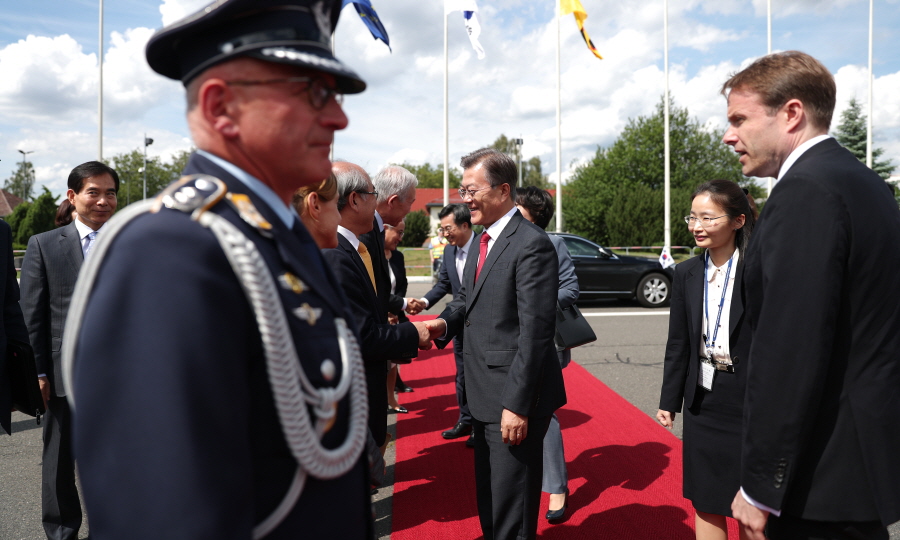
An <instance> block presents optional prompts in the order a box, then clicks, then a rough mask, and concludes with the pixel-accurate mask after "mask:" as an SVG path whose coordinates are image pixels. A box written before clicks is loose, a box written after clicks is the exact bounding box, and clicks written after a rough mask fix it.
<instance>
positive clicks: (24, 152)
mask: <svg viewBox="0 0 900 540" xmlns="http://www.w3.org/2000/svg"><path fill="white" fill-rule="evenodd" d="M19 153H20V154H22V174H24V175H25V178H24V180H25V181H26V182H27V181H28V169H26V168H25V156H27V155H28V154H33V153H34V150H29V151H28V152H26V151H25V150H19ZM24 187H25V186H24V185H23V186H22V188H24ZM21 195H22V199H23V200H24V199H25V195H26V193H24V192H23V193H22V194H21Z"/></svg>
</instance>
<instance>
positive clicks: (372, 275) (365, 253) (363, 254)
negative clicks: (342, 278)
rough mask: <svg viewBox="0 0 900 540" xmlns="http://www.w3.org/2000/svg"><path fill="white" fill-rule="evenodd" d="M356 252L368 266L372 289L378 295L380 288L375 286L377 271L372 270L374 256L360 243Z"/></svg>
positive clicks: (367, 270)
mask: <svg viewBox="0 0 900 540" xmlns="http://www.w3.org/2000/svg"><path fill="white" fill-rule="evenodd" d="M356 251H357V252H358V253H359V256H360V257H362V260H363V264H364V265H366V272H368V273H369V279H371V280H372V288H373V289H375V294H378V286H377V285H375V269H374V268H372V255H370V254H369V248H367V247H366V245H365V244H363V243H362V242H360V243H359V247H358V248H356Z"/></svg>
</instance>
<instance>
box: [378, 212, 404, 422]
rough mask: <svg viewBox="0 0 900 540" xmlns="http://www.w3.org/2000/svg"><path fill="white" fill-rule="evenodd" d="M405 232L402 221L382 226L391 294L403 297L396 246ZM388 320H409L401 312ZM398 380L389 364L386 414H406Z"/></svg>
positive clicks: (397, 368) (396, 368) (400, 260)
mask: <svg viewBox="0 0 900 540" xmlns="http://www.w3.org/2000/svg"><path fill="white" fill-rule="evenodd" d="M405 230H406V223H405V222H404V221H400V223H398V224H397V226H396V227H391V226H390V225H387V224H385V226H384V256H385V257H386V258H387V260H388V269H389V270H390V273H391V294H395V295H397V296H403V297H405V296H406V289H407V287H408V286H409V282H408V281H407V279H406V260H405V259H404V257H403V252H402V251H399V250H398V249H397V246H399V245H400V240H401V239H403V231H405ZM388 319H389V320H390V321H391V324H398V323H402V322H406V321H408V320H409V319H407V318H406V314H404V313H403V311H400V312H398V313H388ZM398 379H400V366H398V365H397V364H395V363H393V362H391V365H390V371H388V377H387V396H388V412H389V413H408V412H409V411H408V410H407V409H406V407H404V406H403V405H400V402H398V401H397V396H395V395H394V386H395V385H396V383H397V380H398Z"/></svg>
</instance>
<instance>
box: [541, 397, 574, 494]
mask: <svg viewBox="0 0 900 540" xmlns="http://www.w3.org/2000/svg"><path fill="white" fill-rule="evenodd" d="M543 459H544V477H543V480H542V481H541V491H543V492H545V493H565V492H566V488H567V487H568V485H569V472H568V471H567V470H566V451H565V448H563V439H562V430H561V429H560V427H559V418H557V417H556V413H553V416H551V417H550V427H548V428H547V434H546V435H545V436H544V458H543Z"/></svg>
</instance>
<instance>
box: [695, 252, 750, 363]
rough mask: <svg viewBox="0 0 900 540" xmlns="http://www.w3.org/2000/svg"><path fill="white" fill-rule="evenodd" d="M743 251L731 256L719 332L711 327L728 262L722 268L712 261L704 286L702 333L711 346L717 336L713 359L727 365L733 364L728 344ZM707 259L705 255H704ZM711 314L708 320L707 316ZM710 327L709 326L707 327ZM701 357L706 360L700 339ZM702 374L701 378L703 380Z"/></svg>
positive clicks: (716, 314) (715, 316) (720, 298)
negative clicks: (733, 294)
mask: <svg viewBox="0 0 900 540" xmlns="http://www.w3.org/2000/svg"><path fill="white" fill-rule="evenodd" d="M740 256H741V250H739V249H735V250H734V253H733V254H732V255H731V259H729V260H730V261H731V275H729V276H728V288H727V289H725V302H724V303H723V304H722V317H721V319H719V330H718V332H716V331H715V328H710V327H709V326H715V324H716V319H717V318H718V315H719V302H721V301H722V287H724V286H725V274H727V273H728V261H726V262H725V263H724V264H723V265H722V266H715V265H714V264H713V263H712V259H710V261H709V268H707V270H706V283H707V284H706V286H704V288H703V289H704V291H708V296H707V293H706V292H704V297H703V301H704V302H705V306H704V311H703V315H702V317H701V320H702V322H703V325H702V332H703V335H705V336H706V337H707V339H708V340H709V343H710V345H713V342H712V340H713V334H714V333H715V334H716V342H715V344H714V345H713V347H712V349H713V358H714V359H715V360H717V361H719V362H724V363H726V364H730V363H731V349H730V348H729V343H728V323H729V321H730V320H731V317H730V312H731V297H732V293H733V292H734V284H735V276H737V265H738V261H739V260H740ZM704 257H705V255H704ZM707 314H709V319H708V320H707V318H706V315H707ZM707 325H709V326H707ZM700 356H702V357H703V358H706V343H705V342H704V340H703V339H702V338H701V339H700ZM702 376H703V375H702V374H701V375H700V377H701V378H702Z"/></svg>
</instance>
